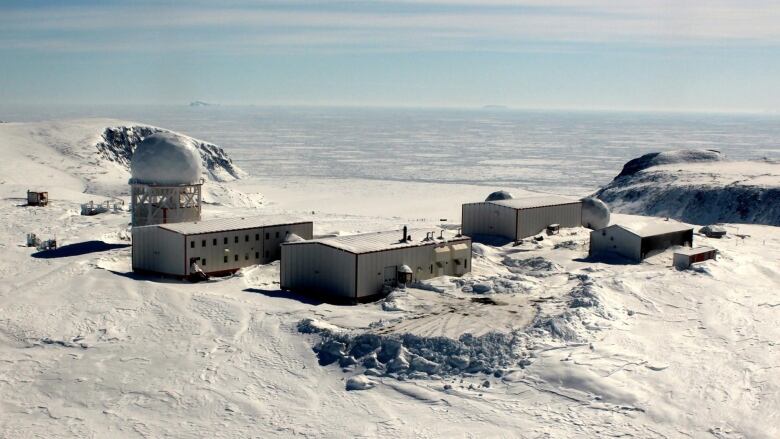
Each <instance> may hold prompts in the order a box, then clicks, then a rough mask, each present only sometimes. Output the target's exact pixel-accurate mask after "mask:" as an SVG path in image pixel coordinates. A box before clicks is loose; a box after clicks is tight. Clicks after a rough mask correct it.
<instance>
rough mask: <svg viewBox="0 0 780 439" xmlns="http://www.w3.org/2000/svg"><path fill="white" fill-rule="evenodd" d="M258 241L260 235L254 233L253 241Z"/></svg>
mask: <svg viewBox="0 0 780 439" xmlns="http://www.w3.org/2000/svg"><path fill="white" fill-rule="evenodd" d="M259 240H260V234H259V233H255V241H259Z"/></svg>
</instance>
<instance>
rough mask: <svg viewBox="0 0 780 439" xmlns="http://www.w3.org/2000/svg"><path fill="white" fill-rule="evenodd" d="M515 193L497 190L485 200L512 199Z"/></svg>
mask: <svg viewBox="0 0 780 439" xmlns="http://www.w3.org/2000/svg"><path fill="white" fill-rule="evenodd" d="M513 198H514V195H512V194H510V193H509V192H507V191H495V192H493V193H491V194H490V195H488V196H487V198H485V201H499V200H511V199H513Z"/></svg>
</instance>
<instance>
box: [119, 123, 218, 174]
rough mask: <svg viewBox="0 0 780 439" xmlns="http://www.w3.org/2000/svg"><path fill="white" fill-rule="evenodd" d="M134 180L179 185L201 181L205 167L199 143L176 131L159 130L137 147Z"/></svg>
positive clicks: (133, 166) (131, 162) (133, 162)
mask: <svg viewBox="0 0 780 439" xmlns="http://www.w3.org/2000/svg"><path fill="white" fill-rule="evenodd" d="M130 173H131V175H132V179H131V182H132V183H135V184H146V185H157V186H177V185H187V184H196V183H198V182H200V179H201V174H202V173H203V169H202V166H201V158H200V154H199V153H198V150H197V149H196V148H195V145H193V144H192V141H191V140H190V139H188V138H185V137H183V136H180V135H178V134H175V133H169V132H161V133H155V134H152V135H151V136H148V137H147V138H145V139H144V140H143V141H142V142H141V143H139V144H138V146H137V147H136V149H135V152H134V153H133V158H132V160H131V161H130Z"/></svg>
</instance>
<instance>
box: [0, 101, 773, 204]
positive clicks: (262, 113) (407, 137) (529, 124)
mask: <svg viewBox="0 0 780 439" xmlns="http://www.w3.org/2000/svg"><path fill="white" fill-rule="evenodd" d="M80 117H113V118H119V119H129V120H135V121H137V122H139V123H145V124H152V125H157V126H160V127H165V128H169V129H173V130H177V131H180V132H183V133H185V134H187V135H190V136H193V137H196V138H200V139H203V140H206V141H210V142H213V143H216V144H217V145H220V146H222V147H223V148H225V150H227V151H228V152H229V153H230V154H231V156H232V157H233V158H234V160H235V161H236V163H237V164H238V165H239V166H240V167H242V168H243V169H245V170H246V171H248V172H249V173H250V174H251V175H253V176H257V177H274V176H280V177H291V176H295V177H302V176H312V177H324V178H363V179H378V180H398V181H418V182H444V183H465V184H477V185H486V186H502V187H508V188H524V189H533V190H541V191H554V192H559V193H568V194H586V193H589V192H592V191H593V190H595V189H596V188H598V187H599V186H601V185H603V184H606V183H607V182H609V181H610V180H611V179H612V178H613V177H614V176H615V175H616V173H617V172H618V170H619V169H620V167H621V166H622V165H623V164H624V163H625V162H626V161H627V160H629V159H631V158H634V157H637V156H639V155H641V154H644V153H647V152H653V151H662V150H670V149H681V148H708V149H716V150H719V151H721V152H723V153H725V154H726V156H727V157H729V158H730V159H755V158H762V157H770V158H778V157H779V156H780V145H778V143H777V139H778V138H780V123H778V122H780V118H778V117H777V115H723V114H687V113H616V112H612V113H610V112H553V111H544V112H543V111H515V110H501V109H498V110H497V109H472V110H453V109H379V108H370V109H366V108H317V107H312V108H294V107H249V106H247V107H236V106H209V107H194V108H192V107H187V106H158V107H155V106H151V107H141V106H130V107H100V106H98V107H88V108H87V107H69V108H56V107H51V108H47V109H41V108H40V107H35V108H18V107H17V108H13V109H10V108H6V109H3V108H0V120H5V121H36V120H44V119H60V118H80Z"/></svg>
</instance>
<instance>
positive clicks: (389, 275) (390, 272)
mask: <svg viewBox="0 0 780 439" xmlns="http://www.w3.org/2000/svg"><path fill="white" fill-rule="evenodd" d="M396 276H398V266H397V265H389V266H387V267H385V277H384V284H385V285H388V286H391V287H394V286H395V282H396Z"/></svg>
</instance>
